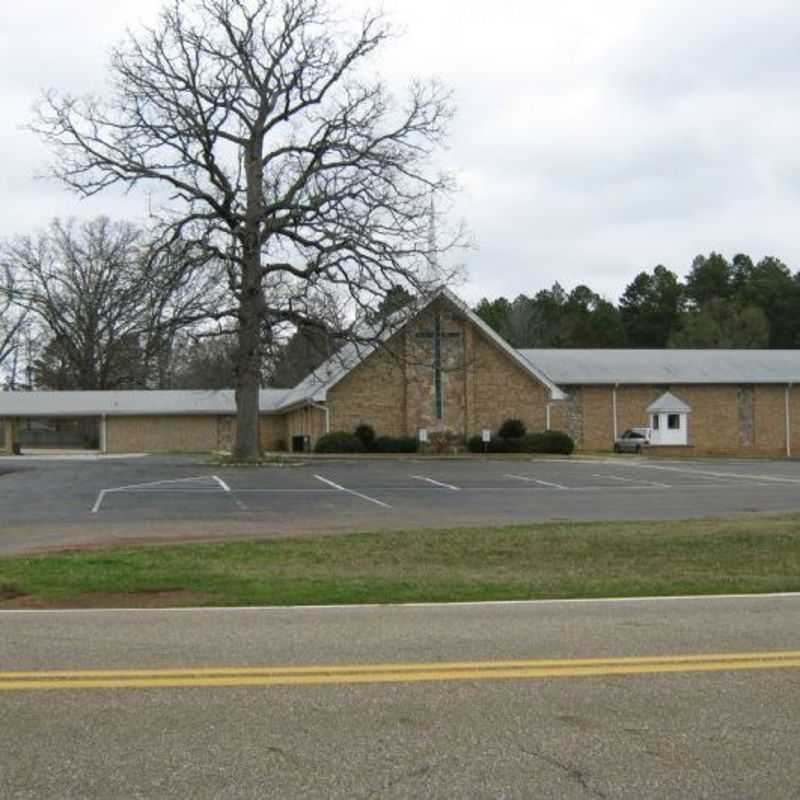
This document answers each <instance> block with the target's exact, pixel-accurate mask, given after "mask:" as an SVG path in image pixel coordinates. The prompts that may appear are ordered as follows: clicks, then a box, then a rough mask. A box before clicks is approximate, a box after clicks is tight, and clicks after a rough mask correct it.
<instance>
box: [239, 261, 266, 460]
mask: <svg viewBox="0 0 800 800" xmlns="http://www.w3.org/2000/svg"><path fill="white" fill-rule="evenodd" d="M263 305H264V302H263V295H262V286H261V257H260V248H259V247H252V246H251V247H248V248H247V253H246V254H245V257H244V263H243V269H242V285H241V300H240V306H239V330H238V339H239V349H238V352H237V354H236V442H235V444H234V448H233V455H234V458H235V459H236V460H237V461H257V460H258V458H259V456H260V455H261V444H260V437H259V403H258V390H259V387H260V385H261V380H260V378H261V317H262V313H263Z"/></svg>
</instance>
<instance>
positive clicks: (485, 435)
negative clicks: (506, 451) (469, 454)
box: [481, 428, 492, 444]
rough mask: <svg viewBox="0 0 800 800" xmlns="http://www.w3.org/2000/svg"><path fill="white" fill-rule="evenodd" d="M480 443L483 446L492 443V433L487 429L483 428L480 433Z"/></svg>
mask: <svg viewBox="0 0 800 800" xmlns="http://www.w3.org/2000/svg"><path fill="white" fill-rule="evenodd" d="M481 441H482V442H483V443H484V444H489V442H491V441H492V432H491V431H490V430H489V429H488V428H484V429H483V430H482V431H481Z"/></svg>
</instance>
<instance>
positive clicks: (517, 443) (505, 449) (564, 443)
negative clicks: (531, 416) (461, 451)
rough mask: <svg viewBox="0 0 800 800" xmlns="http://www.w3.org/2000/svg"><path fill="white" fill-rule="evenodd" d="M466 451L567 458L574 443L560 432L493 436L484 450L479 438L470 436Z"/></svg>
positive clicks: (573, 448) (573, 447) (572, 449)
mask: <svg viewBox="0 0 800 800" xmlns="http://www.w3.org/2000/svg"><path fill="white" fill-rule="evenodd" d="M467 449H468V450H469V451H470V452H471V453H483V452H487V453H556V454H559V455H567V456H568V455H570V453H572V452H573V451H574V450H575V442H574V441H573V440H572V437H570V436H568V435H567V434H566V433H563V432H562V431H543V432H542V433H526V434H525V435H524V436H522V437H521V438H511V439H507V438H503V437H501V436H493V437H492V440H491V441H490V442H489V444H488V446H487V447H486V448H485V449H484V443H483V440H482V439H481V437H480V436H472V437H471V438H470V439H469V440H468V441H467Z"/></svg>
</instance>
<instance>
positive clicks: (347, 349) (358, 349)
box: [282, 287, 565, 410]
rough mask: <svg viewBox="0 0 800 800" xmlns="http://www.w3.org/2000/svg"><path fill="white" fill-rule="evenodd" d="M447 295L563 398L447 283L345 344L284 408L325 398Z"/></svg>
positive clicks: (557, 393) (557, 396)
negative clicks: (359, 341)
mask: <svg viewBox="0 0 800 800" xmlns="http://www.w3.org/2000/svg"><path fill="white" fill-rule="evenodd" d="M439 298H444V299H446V300H447V301H449V302H450V303H451V304H452V305H453V306H455V307H456V309H457V310H458V311H459V312H460V313H461V314H463V315H464V317H465V318H466V319H467V320H468V321H469V322H470V323H471V324H473V325H474V326H475V327H476V328H478V330H480V331H481V333H483V335H484V336H486V337H487V338H488V339H489V340H490V341H491V342H492V343H493V344H494V345H495V346H496V347H497V348H498V349H499V350H501V351H502V352H503V353H505V355H507V356H508V357H509V358H510V359H511V360H512V361H513V362H514V363H516V364H517V365H518V366H519V367H521V368H522V369H523V370H524V371H525V372H527V373H528V374H529V375H531V376H532V377H533V378H535V379H536V380H537V381H539V382H540V383H542V384H544V385H545V386H546V387H547V389H548V390H549V391H550V395H551V397H552V398H553V399H554V400H563V399H564V396H565V395H564V393H563V392H562V391H561V389H559V388H558V386H556V384H555V383H554V382H553V381H552V380H551V379H550V377H549V376H548V375H547V374H546V373H545V372H544V371H543V370H541V369H540V368H539V367H538V366H537V365H536V364H533V363H531V362H530V361H529V360H528V359H526V358H525V357H524V356H523V355H522V354H521V353H520V351H518V350H515V349H514V348H513V347H512V346H511V345H510V344H509V343H508V342H507V341H506V340H505V339H503V338H502V337H501V336H499V335H498V334H497V333H496V332H495V331H494V330H493V329H492V328H491V327H490V326H489V325H487V324H486V323H485V322H484V321H483V320H482V319H481V318H480V317H479V316H478V315H477V314H476V313H475V312H474V311H473V310H472V309H471V308H470V307H469V306H468V305H467V304H466V303H465V302H464V301H463V300H461V298H459V297H458V296H456V295H455V294H453V292H451V291H450V290H449V289H447V288H446V287H441V288H440V289H438V290H437V291H435V292H433V293H432V294H431V295H429V296H428V297H426V298H424V299H421V300H418V301H417V302H416V303H414V304H413V307H412V309H411V310H410V311H403V312H400V313H399V314H398V315H397V321H396V322H395V323H394V324H392V323H390V324H388V325H385V326H384V329H383V330H382V331H381V332H380V333H379V334H377V335H376V336H375V337H374V338H375V340H374V341H370V342H369V343H368V344H357V343H355V342H350V343H348V344H345V345H344V346H343V347H342V348H341V349H340V350H339V351H338V352H337V353H336V354H334V355H333V356H331V357H330V358H329V359H328V360H327V361H325V362H324V363H323V364H322V365H321V366H320V367H318V368H317V369H316V370H314V372H312V373H311V374H310V375H308V376H307V377H306V378H304V379H303V380H302V381H301V382H300V383H298V384H297V386H295V387H294V388H293V389H291V390H290V392H289V394H288V396H287V397H286V398H285V399H284V401H283V405H282V408H283V409H286V410H288V409H289V408H290V407H292V406H295V405H302V404H305V403H309V402H325V400H326V398H327V395H328V392H329V391H330V390H331V389H332V388H333V387H334V386H335V385H336V384H337V383H339V381H341V380H342V379H343V378H344V377H345V376H346V375H347V374H348V373H350V372H351V371H352V370H353V369H354V368H355V367H356V366H358V364H360V363H361V362H362V361H364V360H365V359H366V358H367V356H369V355H370V354H371V353H373V352H374V351H375V350H377V349H378V347H379V346H380V345H381V344H383V343H385V342H386V341H388V339H390V338H391V337H392V336H393V335H394V334H396V333H398V332H399V331H400V330H401V329H402V328H403V327H404V326H405V325H407V324H408V323H409V322H410V321H411V320H412V319H413V318H414V317H416V316H418V315H419V314H421V313H422V312H423V311H425V309H426V308H428V306H430V305H431V304H432V303H433V302H434V301H435V300H438V299H439ZM363 338H364V339H365V340H367V339H371V338H373V337H372V336H371V332H370V331H369V330H365V331H364V334H363Z"/></svg>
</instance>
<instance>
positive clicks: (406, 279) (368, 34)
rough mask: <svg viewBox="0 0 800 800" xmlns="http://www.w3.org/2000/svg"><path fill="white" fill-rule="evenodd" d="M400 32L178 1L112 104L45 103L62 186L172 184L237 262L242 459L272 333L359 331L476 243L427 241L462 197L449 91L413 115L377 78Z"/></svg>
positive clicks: (194, 223) (42, 124) (173, 200)
mask: <svg viewBox="0 0 800 800" xmlns="http://www.w3.org/2000/svg"><path fill="white" fill-rule="evenodd" d="M389 35H390V31H389V29H388V27H387V25H386V23H385V21H384V20H383V18H382V17H381V16H380V15H373V14H367V15H366V16H365V17H364V18H363V19H362V20H361V22H360V23H359V24H358V25H357V26H355V30H354V31H351V30H349V29H348V26H345V25H343V24H342V23H341V22H340V20H338V19H337V18H336V17H335V16H334V15H333V13H332V11H331V9H330V7H329V5H328V4H327V2H326V0H174V2H172V3H171V4H170V5H169V6H167V7H166V8H165V9H164V11H163V12H162V14H161V17H160V21H159V23H158V24H157V25H156V26H155V27H154V28H152V29H145V30H144V31H142V32H141V33H140V34H134V33H129V34H128V37H127V39H126V41H125V42H124V43H123V44H122V45H120V46H119V47H117V48H116V50H115V51H114V52H113V55H112V60H111V76H112V81H113V87H114V90H113V93H112V94H111V95H110V96H109V97H108V98H107V99H106V100H105V101H98V100H95V99H91V98H84V99H76V98H73V97H69V96H59V95H56V94H49V95H47V96H46V97H45V99H44V101H43V103H42V105H41V107H40V109H39V113H38V117H37V122H36V124H35V125H34V126H33V127H34V129H35V130H37V131H38V132H39V133H40V134H42V135H43V136H44V137H45V139H46V140H47V141H49V142H50V144H51V145H52V146H54V148H55V151H56V156H57V157H56V160H55V163H54V166H53V167H52V173H53V174H54V175H56V176H57V177H58V178H60V179H61V180H62V181H64V182H65V183H66V184H67V185H68V186H69V187H71V188H72V189H74V190H76V191H77V192H79V193H80V194H82V195H93V194H95V193H97V192H100V191H102V190H104V189H105V188H107V187H109V186H112V185H115V184H124V185H126V186H133V185H136V184H140V183H142V182H156V183H158V184H161V185H162V186H163V187H165V188H166V189H167V190H168V192H169V199H168V200H165V204H164V209H163V212H162V213H161V214H160V218H161V220H162V221H163V222H164V223H165V224H166V225H167V230H168V231H169V232H170V234H171V235H173V236H180V237H183V238H184V239H186V238H191V239H192V240H193V241H195V242H202V244H203V245H204V247H206V248H207V250H208V252H209V253H211V254H213V255H215V256H216V257H217V258H219V259H220V261H221V262H223V263H224V264H225V265H226V267H227V270H228V281H229V285H230V288H231V291H232V294H233V297H234V299H235V302H234V303H233V304H232V306H231V307H230V308H225V309H220V310H219V312H218V314H217V317H218V319H219V320H223V321H225V320H227V321H229V323H230V327H229V329H231V330H235V331H236V333H237V337H238V348H237V353H236V390H237V391H236V397H237V408H238V425H237V438H236V443H235V454H236V455H237V456H238V457H239V458H255V457H257V455H258V387H259V370H260V367H261V363H262V358H261V350H262V348H263V346H264V340H265V337H264V336H263V332H264V326H265V325H266V326H267V327H268V328H269V333H268V335H267V337H266V339H267V340H270V341H274V340H275V338H276V337H277V336H278V335H279V333H280V332H281V331H285V330H286V329H287V328H288V329H289V330H290V331H291V330H295V329H297V328H298V327H301V326H303V325H306V324H314V321H315V320H319V319H322V318H325V319H328V318H330V319H333V320H336V321H337V323H338V327H339V328H340V330H339V331H338V332H339V334H341V335H342V337H341V338H345V337H346V335H353V336H356V335H357V334H356V331H358V330H363V328H359V326H358V324H357V323H358V321H359V320H360V319H361V318H362V317H363V316H365V315H366V313H367V312H368V311H370V310H374V309H375V307H376V306H377V305H378V304H379V303H380V301H381V299H382V298H383V297H384V296H385V295H386V293H387V292H389V291H390V290H391V289H392V288H393V287H394V286H397V285H400V286H403V287H405V288H406V289H408V290H409V291H410V292H411V293H413V294H421V293H423V294H424V293H425V292H427V291H429V290H430V289H431V288H432V286H433V285H434V284H435V283H441V282H443V281H444V280H446V279H447V276H445V275H444V274H442V271H441V270H440V269H439V268H438V267H437V265H438V263H439V259H438V258H437V256H438V255H439V253H441V252H444V251H446V250H449V249H450V247H451V246H453V245H455V244H456V243H458V242H459V241H460V240H461V232H460V231H456V232H454V233H453V234H452V236H451V238H450V240H449V241H446V242H445V241H443V240H442V241H440V243H439V244H436V243H432V242H431V241H430V237H429V236H428V231H429V228H430V209H431V208H432V207H433V199H434V197H435V196H441V195H447V194H448V193H449V192H450V191H451V190H452V188H453V186H452V181H451V180H450V179H449V178H448V177H447V176H445V175H442V174H440V173H438V172H436V171H435V170H434V169H433V167H432V164H431V157H432V155H433V153H434V151H435V150H436V149H437V148H438V147H439V146H440V145H441V144H442V143H443V141H444V138H445V134H446V126H447V123H448V121H449V119H450V117H451V113H452V109H451V103H450V99H449V96H448V93H447V92H446V91H444V90H443V89H442V87H441V86H439V85H438V84H437V83H436V82H422V81H414V82H412V84H411V86H410V90H409V92H408V97H407V98H406V99H405V101H404V102H403V103H400V102H397V101H396V100H395V99H394V98H393V96H392V95H391V94H390V92H389V91H388V90H387V88H386V86H384V85H383V84H382V83H381V82H380V81H379V80H377V79H372V78H368V77H367V75H366V70H365V66H366V64H367V59H368V58H369V57H370V56H371V55H372V54H373V53H374V51H375V50H376V49H377V48H379V47H380V45H381V44H382V43H383V42H385V41H386V39H387V37H388V36H389ZM440 205H441V203H440ZM439 228H440V230H441V225H440V226H439ZM329 326H330V323H329ZM379 334H380V332H379V331H377V330H376V329H375V328H374V327H373V329H372V333H371V334H370V335H371V336H376V335H379Z"/></svg>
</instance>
